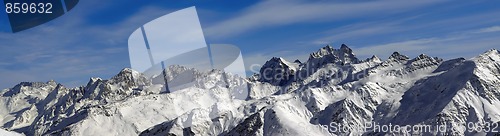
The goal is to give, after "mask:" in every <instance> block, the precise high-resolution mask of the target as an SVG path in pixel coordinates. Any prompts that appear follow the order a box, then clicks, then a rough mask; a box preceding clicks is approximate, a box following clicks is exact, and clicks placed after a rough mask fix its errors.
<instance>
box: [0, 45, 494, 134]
mask: <svg viewBox="0 0 500 136" xmlns="http://www.w3.org/2000/svg"><path fill="white" fill-rule="evenodd" d="M166 73H167V75H166V77H167V79H169V81H172V80H173V79H174V78H186V77H185V76H186V75H189V78H190V79H192V80H190V82H191V84H189V86H183V87H182V88H180V91H176V92H173V93H160V90H161V88H162V85H161V84H154V83H153V82H152V79H151V78H148V77H146V76H144V75H143V74H142V73H139V72H136V71H134V70H132V69H128V68H126V69H123V70H122V71H120V72H119V73H118V74H117V75H116V76H114V77H112V78H111V79H109V80H104V79H100V78H91V79H90V81H89V82H88V84H87V85H85V86H81V87H77V88H66V87H64V86H63V85H61V84H58V83H56V82H55V81H49V82H46V83H38V82H23V83H20V84H18V85H16V86H14V87H13V88H10V89H6V90H4V91H1V92H0V127H2V128H3V129H5V130H10V131H15V132H18V133H24V134H25V135H37V136H38V135H120V136H128V135H144V136H148V135H330V134H332V135H400V134H404V133H406V134H414V135H474V134H479V135H495V134H498V131H500V126H498V125H499V123H500V52H499V51H498V50H495V49H492V50H489V51H487V52H485V53H483V54H480V55H479V56H476V57H474V58H471V59H464V58H457V59H451V60H443V59H440V58H437V57H430V56H427V55H424V54H421V55H419V56H417V57H415V58H410V57H408V56H405V55H403V54H400V53H398V52H394V53H393V54H392V55H391V56H390V57H389V58H388V59H386V60H382V59H380V58H378V57H377V56H373V57H371V58H368V59H358V58H356V56H355V54H354V53H353V50H351V49H350V48H349V47H348V46H347V45H344V44H343V45H341V46H340V48H339V49H334V48H333V47H331V46H326V47H323V48H321V49H319V50H318V51H317V52H314V53H311V54H310V57H309V59H308V60H307V61H306V62H300V61H298V60H296V61H294V62H289V61H287V60H285V59H283V58H278V57H275V58H272V59H270V60H269V61H267V62H266V63H265V64H264V65H263V66H262V68H261V70H260V73H256V74H254V75H253V76H252V77H250V78H241V77H239V76H235V75H233V74H231V73H225V72H223V71H220V70H210V71H198V70H196V69H192V68H186V67H183V66H170V67H168V68H167V69H166ZM186 73H189V74H186ZM224 80H227V81H224ZM241 87H248V88H249V92H248V98H247V99H245V100H241V99H235V98H234V97H231V92H232V90H234V89H237V88H241ZM377 126H378V127H379V128H377ZM384 126H391V128H387V129H385V130H384ZM396 126H397V129H396ZM417 126H424V127H420V128H418V127H417ZM427 126H429V131H427V130H426V129H427V128H426V127H427ZM415 128H417V129H415ZM2 133H4V131H3V130H2V131H0V134H2ZM5 133H12V132H7V131H5Z"/></svg>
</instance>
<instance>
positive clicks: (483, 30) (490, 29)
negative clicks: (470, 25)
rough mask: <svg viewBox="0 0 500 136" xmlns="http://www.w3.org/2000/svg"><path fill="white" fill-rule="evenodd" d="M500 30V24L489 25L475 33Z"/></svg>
mask: <svg viewBox="0 0 500 136" xmlns="http://www.w3.org/2000/svg"><path fill="white" fill-rule="evenodd" d="M499 31H500V26H492V27H487V28H482V29H479V30H477V31H475V33H491V32H499Z"/></svg>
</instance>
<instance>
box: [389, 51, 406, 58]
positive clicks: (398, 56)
mask: <svg viewBox="0 0 500 136" xmlns="http://www.w3.org/2000/svg"><path fill="white" fill-rule="evenodd" d="M408 59H410V58H409V57H408V56H406V55H402V54H401V53H399V52H397V51H396V52H394V53H392V55H391V56H390V57H389V60H408Z"/></svg>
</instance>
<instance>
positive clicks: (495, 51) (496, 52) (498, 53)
mask: <svg viewBox="0 0 500 136" xmlns="http://www.w3.org/2000/svg"><path fill="white" fill-rule="evenodd" d="M481 55H488V56H489V55H500V52H499V51H498V50H497V49H490V50H488V51H486V52H484V53H483V54H481Z"/></svg>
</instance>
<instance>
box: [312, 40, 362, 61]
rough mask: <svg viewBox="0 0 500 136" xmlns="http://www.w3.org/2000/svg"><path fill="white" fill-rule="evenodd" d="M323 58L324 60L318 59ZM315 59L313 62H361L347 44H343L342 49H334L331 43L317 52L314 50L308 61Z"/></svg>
mask: <svg viewBox="0 0 500 136" xmlns="http://www.w3.org/2000/svg"><path fill="white" fill-rule="evenodd" d="M318 59H322V60H318ZM311 61H314V62H313V63H317V62H318V61H321V62H320V63H322V64H324V63H338V64H346V63H359V59H358V58H356V55H354V53H353V51H352V49H351V48H349V47H347V45H345V44H342V45H341V47H340V49H333V48H332V47H331V46H330V45H327V46H325V47H323V48H321V49H319V50H318V51H317V52H313V53H311V54H310V55H309V60H308V62H311Z"/></svg>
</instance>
